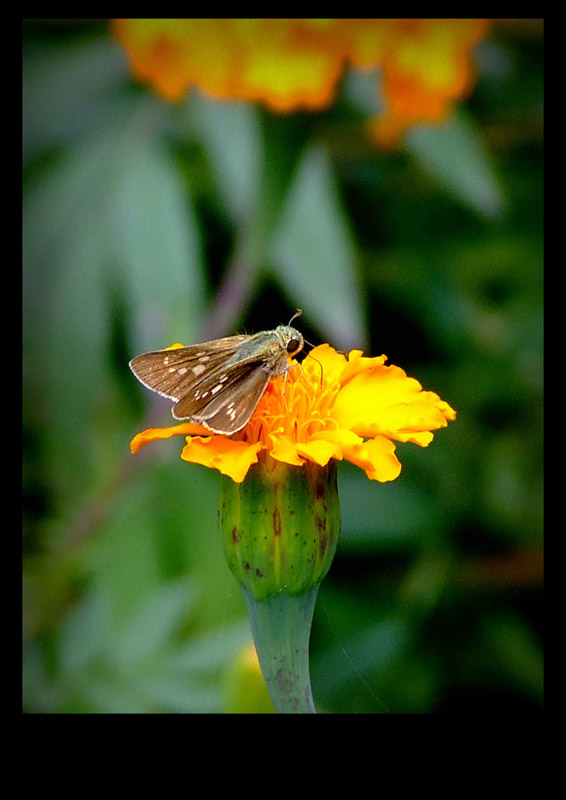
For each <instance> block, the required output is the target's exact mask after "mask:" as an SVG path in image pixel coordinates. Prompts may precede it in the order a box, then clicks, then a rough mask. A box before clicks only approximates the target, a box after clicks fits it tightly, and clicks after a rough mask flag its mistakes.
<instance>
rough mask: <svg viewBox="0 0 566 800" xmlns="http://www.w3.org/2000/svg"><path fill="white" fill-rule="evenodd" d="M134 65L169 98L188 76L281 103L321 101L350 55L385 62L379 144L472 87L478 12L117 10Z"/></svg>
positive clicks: (482, 23) (209, 88)
mask: <svg viewBox="0 0 566 800" xmlns="http://www.w3.org/2000/svg"><path fill="white" fill-rule="evenodd" d="M112 26H113V32H114V35H115V36H116V38H117V39H118V41H119V42H120V43H121V44H122V45H123V47H124V48H125V49H126V51H127V53H128V56H129V59H130V64H131V69H132V72H133V73H134V75H135V76H136V77H137V78H138V79H139V80H140V81H142V82H147V83H149V84H150V85H152V86H153V88H154V89H155V90H156V91H157V92H158V93H159V94H161V95H162V96H163V97H164V98H166V99H167V100H181V99H182V98H183V97H184V96H185V94H186V91H187V89H188V88H189V87H190V86H191V85H195V86H198V87H200V89H201V90H202V91H203V92H204V93H205V94H208V95H209V96H211V97H214V98H239V99H244V100H252V101H259V102H262V103H265V104H266V105H267V106H268V107H269V108H271V109H273V110H275V111H278V112H292V111H296V110H298V109H308V110H319V109H322V108H325V107H327V106H328V105H329V104H330V103H331V102H332V101H333V100H334V97H335V94H336V90H337V86H338V82H339V80H340V78H341V77H342V75H343V73H344V71H345V69H346V68H347V67H348V66H349V65H353V66H355V67H358V68H361V69H375V68H377V67H381V68H382V74H383V79H382V80H383V85H382V94H383V98H384V100H385V111H384V114H383V116H381V117H379V118H376V119H374V120H372V121H371V122H370V125H369V127H368V130H369V131H370V135H371V136H372V137H373V138H374V139H375V140H376V141H378V142H379V143H380V144H382V145H389V144H392V143H393V142H394V141H396V140H397V139H398V137H399V135H400V134H401V133H402V132H403V131H404V129H405V128H406V127H407V125H410V124H413V123H415V122H422V121H425V122H428V121H438V120H442V119H443V118H444V116H445V115H446V112H447V110H448V108H449V106H450V104H451V103H452V102H453V101H454V100H455V99H458V98H460V97H464V96H465V95H466V94H467V93H468V92H469V90H470V88H471V86H472V83H473V77H474V73H473V70H472V68H471V63H470V50H471V48H472V47H473V45H474V44H475V43H476V42H477V41H478V40H479V39H481V38H482V37H483V36H485V35H486V34H487V32H488V29H489V25H488V20H485V19H116V20H113V23H112Z"/></svg>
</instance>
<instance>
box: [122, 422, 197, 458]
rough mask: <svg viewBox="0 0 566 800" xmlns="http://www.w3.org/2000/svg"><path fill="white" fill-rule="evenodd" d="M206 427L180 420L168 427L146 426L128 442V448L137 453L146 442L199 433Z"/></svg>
mask: <svg viewBox="0 0 566 800" xmlns="http://www.w3.org/2000/svg"><path fill="white" fill-rule="evenodd" d="M205 430H206V429H205V428H204V427H203V426H202V425H193V423H192V422H182V423H181V424H180V425H171V426H170V427H168V428H147V429H146V430H145V431H142V432H141V433H136V435H135V436H134V438H133V439H132V441H131V442H130V450H131V452H132V453H134V454H135V453H137V452H138V451H139V450H141V449H142V447H145V445H146V444H149V443H150V442H153V441H155V440H156V439H170V438H171V437H172V436H179V435H183V434H184V435H185V436H187V435H194V434H201V433H203V431H205Z"/></svg>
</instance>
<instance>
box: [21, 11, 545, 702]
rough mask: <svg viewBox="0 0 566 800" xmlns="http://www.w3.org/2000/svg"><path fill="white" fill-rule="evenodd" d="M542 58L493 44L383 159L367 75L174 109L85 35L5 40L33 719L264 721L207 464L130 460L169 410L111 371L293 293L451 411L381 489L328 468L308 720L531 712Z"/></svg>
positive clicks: (538, 694) (335, 339)
mask: <svg viewBox="0 0 566 800" xmlns="http://www.w3.org/2000/svg"><path fill="white" fill-rule="evenodd" d="M542 46H543V42H542V23H537V22H532V21H529V22H525V23H521V22H518V23H515V24H507V25H505V24H503V25H499V26H496V28H495V31H494V33H493V35H492V36H491V37H490V38H489V40H487V41H485V42H483V43H482V44H481V46H480V47H479V48H478V50H477V60H478V69H479V80H478V85H477V88H476V90H475V92H474V94H473V96H472V97H471V98H470V100H469V101H468V102H467V103H466V104H465V106H463V107H460V108H459V109H458V111H457V113H456V114H455V116H454V118H453V119H452V121H451V122H450V123H449V124H447V125H445V126H440V127H424V126H423V127H420V128H415V129H413V130H412V131H410V132H409V134H408V135H407V137H406V141H405V143H404V146H403V147H402V148H401V149H400V150H399V151H397V152H380V151H379V150H377V149H376V148H375V147H373V146H372V145H371V144H370V143H369V142H367V141H366V140H365V138H364V135H363V129H362V123H363V119H364V118H365V115H366V114H367V105H368V104H367V97H368V95H367V90H368V80H369V78H368V76H367V75H357V74H351V75H348V76H347V78H346V80H345V81H344V83H343V86H342V91H341V93H340V97H339V99H338V101H337V102H336V104H335V105H334V106H333V107H332V108H331V109H329V110H327V111H326V112H323V113H317V114H295V115H290V116H284V115H274V114H269V113H267V112H265V111H263V110H262V109H260V108H258V107H255V106H253V105H248V104H245V103H236V102H231V103H221V102H216V103H213V102H210V101H208V100H205V99H204V98H203V97H202V96H200V95H199V94H198V93H197V92H193V93H191V95H190V97H189V98H188V99H187V101H186V102H185V103H182V104H181V105H169V104H167V103H165V102H162V101H161V100H159V99H158V98H157V97H155V96H154V95H152V94H151V92H149V91H148V90H146V89H145V88H143V87H139V86H136V85H134V83H133V82H132V80H131V78H130V77H129V74H128V70H127V67H126V61H125V57H124V54H123V53H122V52H121V50H120V48H119V47H118V45H117V44H116V43H115V42H114V41H113V40H112V39H111V37H110V36H109V33H108V28H107V25H106V24H105V23H103V22H93V21H85V22H80V21H77V20H72V21H65V20H62V21H61V20H58V21H55V20H51V21H49V20H41V21H33V20H31V21H27V22H26V23H25V24H24V33H23V125H24V127H23V154H24V163H23V186H24V198H23V244H24V253H23V255H24V272H23V290H24V297H23V303H24V305H23V308H24V329H23V413H24V420H23V421H24V427H23V431H24V462H23V465H24V479H23V480H24V529H23V551H24V566H23V589H24V598H23V610H24V620H23V625H24V627H23V687H24V692H23V707H24V710H25V711H26V712H28V713H78V712H88V713H120V712H151V713H171V712H173V713H174V712H228V711H230V710H234V709H246V710H247V711H252V710H253V702H254V701H253V697H254V693H253V692H251V690H250V694H249V697H247V698H245V699H240V700H238V699H237V687H238V686H240V685H242V686H243V685H245V681H244V682H243V681H242V680H241V678H240V677H238V674H237V673H238V670H235V669H234V664H235V663H237V659H238V657H239V656H238V654H239V653H240V652H241V650H242V648H243V647H245V646H246V645H247V644H248V643H249V641H250V633H249V626H248V623H247V619H246V613H245V607H244V602H243V598H242V597H241V595H240V591H239V589H238V587H237V585H236V584H235V582H234V580H233V578H232V576H231V575H230V573H229V572H228V569H227V567H226V565H225V564H224V562H223V559H222V555H221V548H220V543H219V539H218V534H217V530H216V525H217V522H216V515H217V501H218V475H216V474H212V472H211V471H210V470H207V469H205V468H201V467H198V466H194V465H189V464H186V463H184V462H182V461H181V460H180V458H179V453H180V450H181V444H182V442H181V441H180V440H177V441H169V442H163V443H159V444H154V445H153V446H150V447H148V448H147V449H146V450H145V451H143V452H142V453H140V454H138V455H137V456H135V457H133V456H131V455H130V453H129V441H130V439H131V438H132V437H133V435H134V434H135V433H136V432H137V431H139V430H141V429H143V428H144V427H148V426H149V425H150V424H165V425H166V424H169V422H170V416H169V410H168V404H167V403H165V404H163V403H162V402H161V401H159V399H156V398H154V397H150V396H148V394H149V393H147V392H144V391H143V390H142V389H141V388H140V387H139V385H137V383H136V381H135V380H134V379H133V377H132V375H131V373H130V371H129V369H128V366H127V364H128V360H129V359H130V358H131V357H132V356H133V355H135V354H137V353H139V352H141V351H143V350H147V349H155V348H157V347H163V346H166V345H168V344H170V343H172V342H174V341H180V342H184V343H190V342H194V341H198V340H203V339H206V338H212V337H214V336H220V335H224V334H228V333H231V332H235V331H237V330H242V329H245V330H250V331H253V330H261V329H265V328H270V327H273V326H275V325H276V324H279V323H281V322H286V321H287V320H288V318H289V317H290V316H291V314H292V313H293V312H294V310H295V308H296V307H297V306H298V307H301V308H302V309H303V317H302V318H301V329H302V330H303V332H304V333H305V335H306V337H307V338H308V339H309V340H310V341H312V342H319V341H330V342H331V343H332V344H334V345H335V346H336V347H338V348H341V349H345V348H348V347H352V346H357V347H362V348H363V349H365V350H366V351H367V352H369V353H371V354H373V355H380V354H381V353H382V352H385V353H386V354H387V355H388V357H389V359H390V362H391V363H396V364H398V365H400V366H402V367H403V368H405V369H406V370H407V371H408V373H409V374H410V375H412V376H414V377H416V378H418V379H419V380H420V381H421V383H422V384H423V385H424V387H425V388H427V389H432V390H434V391H436V392H438V393H439V394H440V396H441V397H442V398H443V399H445V400H447V401H448V402H449V403H450V404H451V405H452V406H453V407H454V408H455V409H456V410H457V412H458V419H457V421H456V422H455V423H452V424H451V425H450V426H449V427H448V429H446V430H443V431H439V432H438V433H437V434H436V436H435V440H434V442H433V443H432V445H431V446H430V447H429V448H427V449H421V448H417V447H415V446H413V445H399V446H398V453H399V456H400V459H401V461H402V463H403V471H402V473H401V476H400V478H399V479H398V480H397V481H396V482H394V483H392V484H384V485H382V484H378V483H373V482H370V481H368V479H367V478H366V476H365V473H363V472H362V471H361V470H356V469H354V468H353V467H351V465H349V464H346V463H344V464H341V465H340V470H339V471H340V491H341V503H342V516H343V521H342V524H343V531H342V534H341V539H340V544H339V549H338V553H337V556H336V558H335V561H334V564H333V566H332V568H331V571H330V574H329V576H328V577H327V578H326V580H325V581H324V583H323V585H322V588H321V591H320V596H319V601H318V605H317V609H316V612H315V620H314V627H313V634H312V680H313V691H314V696H315V700H316V701H317V704H318V706H319V708H320V710H322V711H326V712H344V713H352V712H353V713H440V712H456V713H458V712H460V713H462V712H470V713H473V712H475V713H498V712H499V713H501V712H531V711H539V710H540V709H541V707H542V619H541V614H542V554H541V553H542V113H543V108H542V81H543V72H542V70H543V67H542ZM254 691H255V690H254ZM258 697H259V695H258ZM264 710H265V698H264V697H263V696H262V698H261V699H258V708H257V712H258V713H259V712H261V711H264Z"/></svg>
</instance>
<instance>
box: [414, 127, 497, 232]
mask: <svg viewBox="0 0 566 800" xmlns="http://www.w3.org/2000/svg"><path fill="white" fill-rule="evenodd" d="M406 148H407V150H408V151H409V153H411V155H413V156H414V158H415V159H416V160H417V162H418V164H419V166H420V167H421V168H422V169H423V170H424V171H425V172H427V173H428V174H429V175H430V176H431V177H432V178H434V180H435V181H437V182H438V184H439V185H440V186H442V187H443V188H444V189H445V190H446V191H447V192H448V193H449V194H450V195H452V196H453V197H455V198H457V199H458V200H460V201H461V202H462V203H464V204H465V205H467V206H468V207H469V208H471V209H472V211H474V212H475V213H476V214H479V215H480V216H482V217H485V218H487V219H497V218H498V217H500V216H501V215H502V214H503V212H504V210H505V198H504V196H503V194H502V191H501V188H500V186H499V180H498V177H497V175H496V173H495V171H494V167H493V165H492V163H491V160H490V157H489V155H488V152H487V150H486V148H485V146H484V143H483V141H482V139H481V138H480V136H479V133H478V131H477V130H476V128H475V126H474V125H473V124H472V123H471V121H469V120H468V119H467V118H466V117H465V116H464V115H463V114H459V115H456V114H455V115H454V116H453V117H452V118H451V119H450V121H449V122H448V123H446V124H445V125H415V126H414V127H413V128H411V129H410V130H409V131H408V132H407V135H406Z"/></svg>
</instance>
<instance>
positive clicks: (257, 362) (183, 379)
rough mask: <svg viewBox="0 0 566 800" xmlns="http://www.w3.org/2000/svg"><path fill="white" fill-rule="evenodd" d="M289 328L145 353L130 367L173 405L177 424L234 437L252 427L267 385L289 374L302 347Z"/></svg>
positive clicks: (146, 384)
mask: <svg viewBox="0 0 566 800" xmlns="http://www.w3.org/2000/svg"><path fill="white" fill-rule="evenodd" d="M301 314H302V311H301V309H297V312H296V313H295V314H294V315H293V317H292V318H291V320H290V322H289V325H279V326H278V327H277V328H275V329H274V330H272V331H262V332H261V333H255V334H251V335H240V336H228V337H226V338H224V339H213V340H212V341H210V342H203V343H202V344H192V345H189V346H188V347H179V348H177V349H170V350H154V351H153V352H150V353H143V354H142V355H139V356H136V357H135V358H133V359H132V360H131V361H130V369H131V370H132V372H133V373H134V375H135V376H136V378H137V379H138V380H139V381H140V383H142V384H143V385H144V386H146V387H147V388H148V389H151V390H152V391H154V392H157V393H158V394H161V395H163V396H165V397H169V398H170V399H171V400H174V401H175V405H174V406H173V408H172V409H171V413H172V414H173V416H174V417H175V419H187V420H190V422H193V423H195V424H198V425H204V426H205V427H206V428H208V429H209V430H210V431H212V432H213V433H223V434H226V435H230V434H232V433H236V431H239V430H241V429H242V428H243V427H244V426H245V425H246V424H247V422H248V421H249V419H250V417H251V415H252V414H253V412H254V410H255V408H256V406H257V404H258V403H259V401H260V399H261V397H262V395H263V393H264V391H265V390H266V388H267V385H268V383H269V381H270V380H271V379H272V378H275V377H276V376H278V375H283V374H284V373H286V372H287V371H288V370H289V369H291V365H289V358H290V357H292V356H295V355H296V354H297V353H299V352H300V351H301V350H302V349H303V346H304V339H303V335H302V334H301V333H300V332H299V331H298V330H296V328H292V327H291V322H293V320H294V319H295V318H296V317H298V316H300V315H301Z"/></svg>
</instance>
